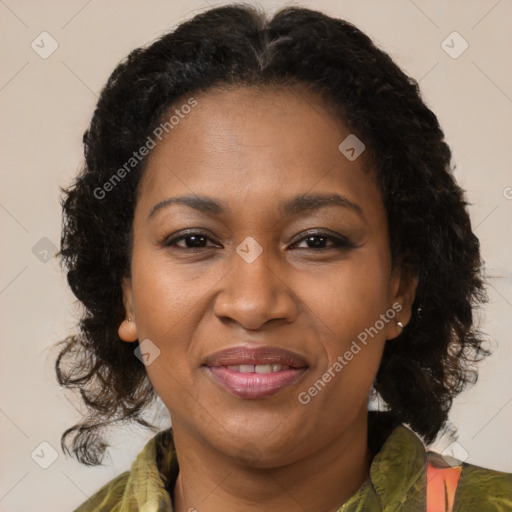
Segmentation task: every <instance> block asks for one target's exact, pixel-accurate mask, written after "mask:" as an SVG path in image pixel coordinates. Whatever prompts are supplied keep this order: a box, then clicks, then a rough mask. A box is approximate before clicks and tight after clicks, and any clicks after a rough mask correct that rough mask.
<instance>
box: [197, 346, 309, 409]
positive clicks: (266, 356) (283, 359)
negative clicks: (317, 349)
mask: <svg viewBox="0 0 512 512" xmlns="http://www.w3.org/2000/svg"><path fill="white" fill-rule="evenodd" d="M239 365H281V366H282V367H284V368H282V369H280V370H279V371H273V372H272V373H254V372H251V373H246V372H241V371H239V369H237V368H233V367H237V366H239ZM203 366H204V367H206V370H207V372H208V374H209V375H210V377H211V378H212V379H213V380H214V381H215V382H217V383H218V384H220V385H221V386H222V387H223V388H225V389H226V390H227V391H229V392H230V393H232V394H234V395H236V396H238V397H240V398H246V399H258V398H265V397H267V396H271V395H274V394H275V393H277V392H278V391H280V390H282V389H283V388H286V387H288V386H291V385H292V384H293V383H295V382H296V381H297V380H298V379H300V377H301V376H302V375H303V374H304V372H306V371H307V369H308V364H307V362H306V360H305V359H304V358H303V357H301V356H300V355H299V354H297V353H295V352H292V351H290V350H287V349H284V348H281V347H271V346H263V347H248V346H243V345H240V346H236V347H231V348H228V349H226V350H222V351H220V352H216V353H214V354H212V355H210V356H208V357H207V358H206V359H205V362H204V364H203ZM228 367H230V368H228Z"/></svg>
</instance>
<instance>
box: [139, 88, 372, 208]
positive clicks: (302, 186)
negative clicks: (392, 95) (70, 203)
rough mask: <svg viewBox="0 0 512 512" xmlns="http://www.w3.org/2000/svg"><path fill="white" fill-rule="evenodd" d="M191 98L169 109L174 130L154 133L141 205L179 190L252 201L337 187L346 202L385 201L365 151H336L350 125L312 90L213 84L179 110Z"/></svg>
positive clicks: (260, 202)
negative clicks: (215, 86)
mask: <svg viewBox="0 0 512 512" xmlns="http://www.w3.org/2000/svg"><path fill="white" fill-rule="evenodd" d="M187 100H188V98H185V99H184V100H182V101H183V103H182V104H180V103H177V104H176V105H174V106H173V107H172V109H171V110H170V111H169V112H168V116H167V117H168V118H169V119H170V118H171V116H173V115H174V119H173V121H174V123H173V127H172V129H170V130H169V133H165V132H164V135H163V136H162V138H161V140H158V139H156V138H154V139H155V142H156V145H155V147H154V148H153V149H152V150H151V152H150V153H149V155H148V160H147V164H146V168H145V170H144V175H143V177H142V179H141V183H140V194H139V203H140V204H138V205H137V208H143V209H144V210H148V209H150V208H151V207H152V206H153V205H154V203H155V202H157V201H159V200H162V199H164V198H165V197H166V196H168V195H174V194H178V193H180V194H182V193H186V194H198V195H210V196H216V197H222V198H224V199H225V202H226V203H227V204H231V205H236V203H237V202H238V203H239V204H240V205H242V204H244V205H248V204H252V206H255V205H256V206H258V205H259V206H263V205H264V203H265V201H269V200H277V199H278V197H279V196H282V197H285V196H286V197H288V196H293V195H297V194H304V193H307V192H321V193H326V192H333V191H334V189H337V190H338V191H340V192H343V193H344V195H345V196H352V197H349V199H354V200H355V198H356V196H357V198H358V200H359V201H361V199H364V198H366V199H367V200H370V201H373V202H375V200H379V199H380V196H379V194H378V191H377V188H376V185H375V183H374V180H373V177H372V175H373V173H370V172H369V165H368V159H367V157H366V155H365V154H364V152H363V153H362V154H361V156H359V157H358V158H356V159H355V160H353V161H351V160H349V159H348V158H347V157H346V156H345V155H344V154H343V153H342V152H341V151H340V149H339V146H340V144H341V143H342V142H343V141H344V140H345V139H346V138H347V137H349V136H350V135H351V132H350V130H349V128H348V127H347V126H345V124H344V123H343V122H342V121H341V119H339V118H337V117H336V116H334V115H332V113H331V112H330V111H329V109H328V108H327V106H326V105H325V103H324V102H323V100H322V99H321V98H320V97H318V96H317V95H315V94H313V93H311V92H310V91H307V90H305V89H303V88H300V87H293V88H291V87H279V88H275V87H274V88H269V87H267V88H256V87H238V88H230V89H215V90H209V91H207V92H205V93H202V94H199V95H196V96H194V100H195V101H196V105H195V106H194V107H193V108H183V109H182V108H181V105H186V104H188V103H190V102H188V101H187ZM165 119H166V117H165V116H164V121H165ZM354 202H355V201H354Z"/></svg>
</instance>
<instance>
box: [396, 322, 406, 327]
mask: <svg viewBox="0 0 512 512" xmlns="http://www.w3.org/2000/svg"><path fill="white" fill-rule="evenodd" d="M396 324H397V325H398V327H400V329H403V328H404V324H403V323H402V322H400V321H398V322H397V323H396Z"/></svg>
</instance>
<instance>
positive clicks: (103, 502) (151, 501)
mask: <svg viewBox="0 0 512 512" xmlns="http://www.w3.org/2000/svg"><path fill="white" fill-rule="evenodd" d="M461 465H462V472H461V476H460V480H459V484H458V487H457V491H456V494H455V502H454V505H453V512H468V511H469V512H470V511H475V512H505V511H512V474H509V473H502V472H498V471H493V470H490V469H484V468H481V467H477V466H474V465H472V464H466V463H461ZM426 468H427V452H426V451H425V447H424V445H423V442H422V441H421V440H420V438H419V437H417V436H416V434H414V433H413V432H412V431H411V430H409V429H408V428H407V427H405V426H398V427H396V428H395V429H394V430H393V431H392V432H391V434H390V435H389V437H388V438H387V439H386V441H385V443H384V445H383V446H382V449H381V450H380V452H379V453H377V454H376V455H375V457H374V458H373V462H372V464H371V467H370V476H369V479H368V480H367V481H366V482H365V483H364V484H363V485H362V486H361V487H360V488H359V490H358V491H357V492H356V493H355V494H354V495H353V496H352V497H351V498H350V499H349V500H348V501H347V502H346V503H345V504H344V505H343V506H342V507H341V508H340V509H339V510H338V512H366V511H370V512H422V511H425V507H426V505H425V501H426V499H425V496H426V489H425V482H426V471H427V469H426ZM177 475H178V460H177V458H176V453H175V451H174V444H173V440H172V429H168V430H165V431H162V432H160V433H158V434H157V435H156V436H155V437H153V438H152V439H151V440H150V441H149V442H148V443H147V444H146V446H145V447H144V449H143V450H142V451H141V452H140V453H139V455H138V456H137V458H136V459H135V461H134V462H133V464H132V467H131V471H126V472H125V473H122V474H121V475H119V476H118V477H117V478H115V479H113V480H112V481H111V482H109V483H108V484H106V485H105V486H104V487H102V488H101V489H100V490H99V491H98V492H97V493H96V494H94V495H93V496H92V497H91V498H90V499H89V500H87V501H86V502H85V503H84V504H82V505H81V506H80V507H78V508H77V509H76V510H75V511H74V512H93V511H94V512H107V511H108V512H136V511H140V512H172V511H173V506H172V502H171V497H170V494H172V490H173V488H174V483H175V481H176V478H177Z"/></svg>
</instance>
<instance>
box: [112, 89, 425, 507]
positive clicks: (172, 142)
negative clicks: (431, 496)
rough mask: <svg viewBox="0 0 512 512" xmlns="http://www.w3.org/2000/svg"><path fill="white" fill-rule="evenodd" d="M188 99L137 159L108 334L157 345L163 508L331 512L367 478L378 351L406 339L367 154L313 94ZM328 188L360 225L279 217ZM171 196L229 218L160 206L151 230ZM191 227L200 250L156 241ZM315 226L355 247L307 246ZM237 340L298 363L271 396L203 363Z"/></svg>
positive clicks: (230, 93)
mask: <svg viewBox="0 0 512 512" xmlns="http://www.w3.org/2000/svg"><path fill="white" fill-rule="evenodd" d="M196 99H197V102H198V105H197V106H196V107H195V108H194V109H192V111H191V112H190V114H188V115H187V116H186V117H185V118H184V119H182V120H181V121H180V123H179V125H177V126H176V127H175V128H174V129H173V130H172V131H171V132H170V133H169V134H168V136H166V138H164V139H163V140H162V141H161V142H159V143H158V144H157V146H156V147H155V148H154V149H153V150H152V151H151V153H150V155H149V157H148V161H147V167H146V169H145V171H144V175H143V177H142V179H141V183H140V188H139V198H138V202H137V206H136V210H135V215H134V222H133V236H134V245H133V253H132V264H131V277H130V278H125V279H124V281H123V292H124V302H125V308H126V317H127V319H126V320H125V321H123V322H122V324H121V325H120V327H119V336H120V337H121V339H122V340H124V341H126V342H134V341H136V340H137V339H138V340H140V341H142V340H145V339H147V338H149V339H150V340H151V341H152V342H153V343H154V344H155V345H156V346H157V347H158V348H159V350H160V355H159V357H157V358H156V359H155V360H154V362H152V363H151V364H150V365H149V366H147V367H146V369H147V372H148V376H149V378H150V380H151V382H152V384H153V386H154V388H155V390H156V392H157V393H158V395H159V396H160V397H161V399H162V401H163V402H164V404H165V405H166V407H167V408H168V410H169V412H170V414H171V417H172V424H173V429H174V434H175V443H176V448H177V452H178V460H179V462H180V473H179V476H178V481H177V483H176V486H175V489H174V500H175V501H174V506H175V510H176V511H177V512H185V511H188V510H189V509H190V508H195V509H197V510H198V511H200V512H210V511H218V510H231V511H242V510H243V511H261V510H266V511H271V512H272V511H278V510H279V511H281V512H282V511H283V510H286V511H301V512H303V511H304V510H306V511H335V510H337V508H338V507H339V506H340V505H341V504H342V503H344V502H345V501H346V500H347V499H348V498H350V497H351V496H352V495H353V494H354V493H355V492H356V491H357V489H358V488H359V487H360V486H361V485H362V484H363V483H364V481H365V480H366V479H367V478H368V472H369V466H370V463H371V456H372V454H371V453H370V452H369V449H368V445H367V402H368V394H369V391H370V389H371V386H372V383H373V381H374V379H375V375H376V373H377V370H378V367H379V364H380V360H381V357H382V351H383V348H384V345H385V343H386V340H390V339H392V338H395V337H396V336H398V334H399V333H400V327H399V326H398V325H397V323H396V322H397V320H400V321H401V322H402V323H403V324H404V325H405V324H406V323H407V322H408V321H409V319H410V306H411V304H412V301H413V299H414V291H415V286H416V281H415V279H414V278H412V277H410V276H409V275H408V274H407V273H406V272H405V271H403V270H401V269H400V267H395V268H393V269H392V267H391V259H390V251H389V238H388V226H387V220H386V213H385V210H384V207H383V203H382V198H381V196H380V193H379V190H378V188H377V185H376V183H375V180H374V177H373V175H372V173H371V172H370V169H369V167H370V164H369V162H368V161H367V160H366V153H363V154H362V155H361V156H360V157H359V158H357V159H356V160H355V161H349V160H348V159H347V158H346V157H345V156H344V155H342V154H341V153H340V151H339V150H338V146H339V144H340V143H341V142H342V141H343V140H344V139H345V138H346V137H347V136H348V135H349V134H350V130H349V129H348V128H347V127H346V126H345V125H344V123H342V122H341V121H340V120H339V119H336V118H334V117H333V116H332V115H331V114H329V113H328V111H327V109H325V108H324V105H323V103H322V100H321V99H319V98H317V97H316V96H315V95H313V93H311V92H307V91H301V90H300V89H298V88H294V89H292V88H272V89H270V88H267V89H257V88H254V87H246V88H231V89H223V90H220V89H219V90H210V91H208V92H206V93H203V94H201V95H197V96H196ZM333 192H336V193H338V194H339V195H341V196H343V197H345V198H347V199H348V200H349V201H351V202H352V203H355V204H357V205H358V206H359V208H360V213H358V211H357V210H356V209H355V208H351V207H347V206H345V207H343V206H335V205H331V206H327V207H323V208H321V209H318V210H314V211H299V212H296V213H294V214H293V215H290V216H284V215H283V214H282V213H281V212H280V210H279V205H280V204H281V203H282V202H284V201H286V200H289V199H291V198H293V197H295V196H297V195H303V194H309V195H311V194H331V193H333ZM183 195H198V196H208V197H210V198H213V199H215V200H216V201H218V202H220V203H222V204H223V205H225V207H227V208H229V211H228V212H225V213H222V214H217V213H204V212H199V211H197V210H194V209H192V208H190V207H188V206H185V205H182V204H172V205H170V206H167V207H165V208H161V209H159V210H158V211H157V212H156V213H155V214H154V215H153V216H152V217H151V218H150V219H149V220H148V215H149V213H150V211H151V209H152V208H153V207H154V206H155V205H156V204H157V203H159V202H160V201H162V200H164V199H166V198H169V197H176V196H183ZM189 228H197V229H198V230H200V233H201V234H204V235H206V236H207V237H208V238H207V239H205V240H203V241H202V242H197V241H196V244H195V245H196V246H197V247H198V248H197V247H196V248H194V240H191V239H190V238H189V239H182V240H181V241H179V242H177V245H178V246H169V247H165V246H164V245H163V243H161V242H162V240H164V239H166V238H167V239H169V236H170V235H173V234H174V235H175V236H178V235H180V234H182V232H183V231H184V230H185V229H189ZM312 229H314V230H315V231H326V230H327V231H328V232H329V233H328V234H331V235H334V236H338V237H346V238H347V239H348V240H349V241H350V243H351V244H352V245H353V246H351V247H345V246H341V247H337V246H336V245H335V244H333V242H332V241H330V240H328V239H322V238H321V236H320V238H318V237H317V238H315V239H313V243H310V242H308V241H307V240H305V239H304V237H305V236H306V235H305V232H306V231H308V230H312ZM247 237H252V238H254V239H255V240H256V241H257V242H258V244H259V245H260V246H261V248H262V250H263V252H262V253H261V255H260V256H259V257H258V258H257V259H256V260H255V261H253V262H252V263H247V262H246V261H245V260H244V259H243V258H241V257H240V256H239V254H238V253H237V252H236V248H237V247H238V246H239V245H240V244H241V242H242V241H244V240H245V239H246V238H247ZM171 238H172V237H171ZM301 239H302V240H301ZM196 240H197V239H196ZM315 242H316V243H317V245H315ZM394 303H398V304H400V306H401V307H402V309H401V311H400V312H399V313H397V316H396V317H395V318H394V320H392V321H390V322H388V323H386V324H385V327H384V328H383V329H381V330H380V331H379V333H378V335H376V336H374V337H373V339H371V340H370V342H369V343H368V344H367V345H366V346H365V347H364V348H363V349H362V350H361V351H360V352H359V353H358V354H357V355H355V356H354V358H353V359H352V360H351V361H350V362H349V363H348V364H347V365H346V366H345V367H344V368H343V370H342V371H341V372H338V373H336V376H335V377H333V378H332V379H331V381H330V382H329V383H328V384H327V385H326V386H325V387H324V388H323V389H322V391H321V392H319V393H318V394H317V395H316V396H315V397H313V398H312V399H311V401H310V402H309V403H308V404H306V405H303V404H301V403H300V402H299V401H298V395H299V393H300V392H303V391H307V390H308V388H310V387H311V386H312V385H313V384H314V383H315V381H317V380H318V379H320V378H321V377H322V374H323V373H324V372H326V371H327V370H328V368H330V367H332V366H333V364H334V363H335V361H336V360H337V358H338V356H340V355H343V354H344V353H345V352H346V351H347V350H348V349H349V347H350V345H351V343H352V341H353V340H355V339H357V336H358V334H359V333H361V332H362V331H364V330H365V328H368V327H370V326H373V325H374V324H375V322H376V321H377V320H378V319H379V316H380V315H381V314H383V313H385V312H386V311H387V310H389V309H390V308H392V305H393V304H394ZM129 317H130V318H131V321H128V318H129ZM242 343H246V344H250V345H251V346H254V345H270V346H277V347H283V348H287V349H290V350H293V351H295V352H297V353H298V354H300V355H301V356H302V357H303V358H305V359H306V360H307V362H308V366H309V368H308V370H307V371H306V372H305V373H304V374H303V375H302V376H301V378H300V379H299V380H298V381H297V382H296V383H294V384H293V385H291V386H288V387H286V388H284V389H282V390H280V391H279V392H278V393H276V394H274V395H272V396H269V397H266V398H263V399H242V398H240V397H238V396H235V395H233V394H231V393H229V392H227V391H226V390H225V389H224V388H223V387H221V386H220V385H219V384H218V383H216V382H214V381H213V380H212V379H211V377H210V376H209V375H208V372H207V371H206V369H205V368H204V367H203V366H202V363H203V361H204V358H205V357H206V356H207V355H210V354H213V353H214V352H217V351H219V350H222V349H225V348H228V347H232V346H235V345H239V344H242Z"/></svg>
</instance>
